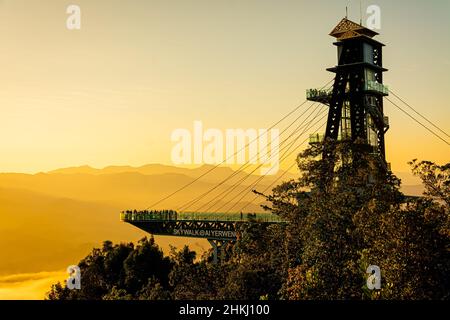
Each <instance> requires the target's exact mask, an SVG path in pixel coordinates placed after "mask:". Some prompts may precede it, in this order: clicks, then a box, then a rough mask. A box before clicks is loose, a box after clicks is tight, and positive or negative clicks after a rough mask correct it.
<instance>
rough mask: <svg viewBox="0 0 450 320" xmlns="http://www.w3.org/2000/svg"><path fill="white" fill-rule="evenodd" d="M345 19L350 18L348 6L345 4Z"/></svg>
mask: <svg viewBox="0 0 450 320" xmlns="http://www.w3.org/2000/svg"><path fill="white" fill-rule="evenodd" d="M345 19H348V7H347V6H345Z"/></svg>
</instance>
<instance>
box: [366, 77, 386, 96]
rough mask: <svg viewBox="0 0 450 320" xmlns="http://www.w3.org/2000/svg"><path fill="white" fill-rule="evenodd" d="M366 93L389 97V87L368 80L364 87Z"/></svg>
mask: <svg viewBox="0 0 450 320" xmlns="http://www.w3.org/2000/svg"><path fill="white" fill-rule="evenodd" d="M364 90H366V91H376V92H379V93H382V94H384V95H389V87H388V86H385V85H384V84H382V83H379V82H377V81H372V80H368V81H366V83H365V85H364Z"/></svg>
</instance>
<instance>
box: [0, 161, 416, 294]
mask: <svg viewBox="0 0 450 320" xmlns="http://www.w3.org/2000/svg"><path fill="white" fill-rule="evenodd" d="M211 168H212V166H207V165H205V166H201V167H199V168H195V169H187V168H179V167H174V166H166V165H160V164H149V165H144V166H141V167H131V166H109V167H106V168H103V169H96V168H92V167H89V166H81V167H71V168H64V169H58V170H53V171H49V172H47V173H38V174H22V173H1V174H0V219H1V220H0V276H6V275H10V274H21V273H33V272H42V271H54V270H64V269H65V268H66V267H67V266H68V265H70V264H76V263H78V262H79V260H80V259H81V258H82V257H84V256H85V255H86V254H87V253H88V252H89V251H90V250H91V249H92V248H93V247H95V246H100V245H101V243H102V241H104V240H112V241H114V242H129V241H136V240H138V239H139V238H141V237H143V236H145V235H146V234H145V233H144V232H142V231H140V230H138V229H137V228H135V227H133V226H131V225H128V224H125V223H122V222H120V221H119V212H120V211H121V210H124V209H133V208H138V209H140V208H146V207H148V206H149V205H150V204H152V203H153V202H155V201H157V200H159V199H161V198H162V197H163V196H165V195H167V194H169V193H171V192H172V191H174V190H176V189H178V188H179V187H181V186H183V185H185V184H188V183H190V182H192V181H193V180H194V179H196V178H198V177H200V176H201V175H203V174H205V173H206V172H208V171H210V170H211ZM233 173H234V171H233V170H232V169H230V168H227V167H218V168H216V169H215V170H214V171H212V172H211V173H210V174H207V175H205V176H204V177H202V178H201V179H200V180H199V181H197V182H196V183H194V184H193V185H192V186H190V187H189V188H187V189H186V190H184V191H183V192H180V193H179V194H177V195H176V196H174V197H173V198H170V199H168V200H167V201H165V202H164V203H161V205H160V206H159V208H160V209H162V208H171V209H176V208H178V207H179V206H180V205H183V204H185V203H187V202H188V201H189V200H192V199H193V198H195V197H196V196H198V195H201V194H203V193H204V192H206V191H207V190H210V189H211V188H212V187H213V186H215V185H217V183H218V182H220V181H222V180H224V179H225V178H226V177H229V176H230V175H231V174H233ZM246 176H247V174H246V173H243V172H239V173H237V174H235V176H234V177H233V178H232V179H230V181H227V182H226V183H224V184H223V185H221V186H220V187H219V188H217V190H215V191H214V192H212V193H211V194H210V195H209V196H210V197H209V198H205V199H204V200H202V201H200V202H199V203H198V204H196V206H194V207H192V208H188V209H191V210H195V209H197V208H199V207H200V206H202V205H205V207H207V205H209V203H210V200H211V198H213V197H214V196H215V195H217V194H219V192H223V191H225V190H226V189H227V188H228V187H229V186H230V185H232V184H233V183H234V182H236V181H240V180H242V179H244V178H245V177H246ZM281 176H282V177H281ZM399 176H400V177H402V176H401V175H399ZM280 177H281V179H279V181H275V180H276V179H278V178H280ZM296 177H297V176H296V175H295V174H293V173H290V172H286V173H285V172H283V171H280V172H279V173H278V174H277V175H275V176H268V177H265V178H264V179H263V180H262V182H261V183H260V184H258V187H257V189H258V190H260V191H262V190H264V189H266V188H268V186H269V185H270V184H273V186H276V185H278V184H279V183H280V182H281V181H286V180H290V179H295V178H296ZM258 178H259V176H258V175H251V176H249V177H248V178H246V179H245V180H243V181H242V182H241V183H240V185H239V187H237V188H236V189H235V190H234V191H233V192H232V194H231V195H230V196H229V197H227V198H225V199H222V200H221V201H219V202H218V204H217V205H216V207H215V208H217V206H219V205H222V204H225V207H224V209H227V208H229V207H231V206H232V205H233V204H235V201H236V200H231V199H232V196H234V195H239V197H238V198H240V195H243V194H248V196H247V197H245V198H244V199H243V201H241V202H240V203H238V204H236V206H235V208H234V210H238V209H239V208H240V207H242V206H244V205H245V204H247V203H248V202H249V201H251V200H253V199H254V197H255V196H254V195H253V194H251V193H250V190H251V188H250V184H251V183H253V182H254V181H256V179H258ZM402 179H405V180H406V181H408V182H412V183H414V182H415V180H414V179H413V178H411V176H410V175H409V176H408V175H407V174H405V175H404V177H403V178H402ZM408 179H409V180H408ZM269 189H270V188H269ZM403 190H404V191H405V192H406V193H407V194H414V195H420V194H421V193H422V187H421V186H420V185H419V184H411V185H405V186H403ZM219 199H220V198H219ZM261 203H262V199H260V198H258V199H257V201H254V202H252V203H251V204H250V205H249V206H248V207H247V209H246V211H254V212H255V211H261V208H260V204H261ZM213 209H214V208H213ZM157 242H158V244H159V245H161V246H162V247H163V249H164V250H165V251H166V252H168V251H169V246H170V245H174V246H177V247H182V246H183V245H185V244H188V245H190V246H191V247H192V248H194V249H196V250H198V251H203V250H205V249H208V248H209V244H208V243H207V242H206V241H204V240H197V239H186V238H175V237H157ZM0 291H1V286H0Z"/></svg>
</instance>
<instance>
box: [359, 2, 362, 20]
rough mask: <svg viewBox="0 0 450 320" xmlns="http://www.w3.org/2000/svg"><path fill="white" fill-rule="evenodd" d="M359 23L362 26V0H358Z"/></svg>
mask: <svg viewBox="0 0 450 320" xmlns="http://www.w3.org/2000/svg"><path fill="white" fill-rule="evenodd" d="M359 25H360V26H362V0H359Z"/></svg>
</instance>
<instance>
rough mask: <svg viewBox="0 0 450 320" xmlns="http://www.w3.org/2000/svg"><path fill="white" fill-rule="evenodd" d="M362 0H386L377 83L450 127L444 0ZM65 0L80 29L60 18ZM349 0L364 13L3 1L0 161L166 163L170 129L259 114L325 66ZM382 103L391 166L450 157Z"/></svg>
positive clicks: (252, 124) (309, 83) (309, 5)
mask: <svg viewBox="0 0 450 320" xmlns="http://www.w3.org/2000/svg"><path fill="white" fill-rule="evenodd" d="M362 3H363V8H366V7H367V6H368V5H370V4H377V5H379V6H380V7H381V10H382V12H381V13H382V16H381V19H382V25H381V28H382V29H381V30H380V31H379V32H380V33H381V35H380V36H378V38H377V39H378V40H379V41H381V42H384V43H385V44H386V45H387V46H386V47H385V49H384V50H385V51H384V65H385V67H387V68H388V69H389V72H387V73H386V74H385V83H386V84H387V85H389V86H390V88H391V89H393V90H394V91H396V92H397V93H398V94H400V95H401V96H402V97H404V98H405V99H406V100H407V101H408V102H409V103H410V104H412V105H413V106H415V108H416V109H418V110H420V112H422V113H423V114H425V115H427V116H428V117H429V118H430V119H432V120H434V121H435V122H436V123H437V124H439V126H440V127H442V128H443V129H445V130H446V131H450V130H449V129H450V106H449V102H448V101H449V89H450V37H449V36H448V32H449V31H450V1H448V0H442V1H438V0H434V1H411V0H402V1H371V2H369V1H362ZM69 4H77V5H79V6H80V7H81V12H82V20H81V21H82V26H81V30H76V31H69V30H68V29H67V28H66V19H67V16H68V15H67V14H66V8H67V6H68V5H69ZM346 5H349V18H351V19H353V20H355V21H358V20H359V1H336V0H329V1H319V0H316V1H300V0H296V1H294V0H292V1H287V0H284V1H280V0H277V1H275V0H274V1H268V0H240V1H233V0H221V1H217V0H195V1H194V0H178V1H175V0H171V1H169V0H162V1H152V0H147V1H144V0H142V1H138V0H128V1H123V0H122V1H120V0H117V1H112V0H109V1H106V0H86V1H84V0H72V1H62V0H54V1H48V0H40V1H29V0H28V1H22V0H11V1H0V39H1V42H2V45H1V47H0V171H3V172H5V171H19V172H37V171H45V170H50V169H54V168H59V167H64V166H72V165H84V164H89V165H91V166H96V167H102V166H106V165H111V164H129V165H142V164H145V163H155V162H157V163H166V164H170V163H171V159H170V153H171V149H172V147H173V143H172V142H171V141H170V135H171V132H172V131H173V130H174V129H176V128H188V129H191V128H192V126H193V121H194V120H201V121H203V124H204V125H205V127H214V128H219V129H226V128H266V127H268V126H269V125H270V124H272V123H273V122H275V121H276V120H277V119H279V118H281V117H282V116H283V115H284V114H286V113H287V112H289V111H290V110H291V109H292V108H293V107H295V106H296V105H297V104H299V103H300V102H302V101H303V100H304V99H305V90H306V89H307V88H313V87H320V86H322V85H324V84H325V83H327V82H328V81H329V80H331V79H332V76H333V75H332V74H330V73H329V72H326V71H325V68H327V67H331V66H334V65H335V64H336V48H335V47H334V46H333V45H332V42H333V40H334V39H333V38H331V37H330V36H328V33H329V32H330V31H331V29H332V28H333V27H334V26H335V25H336V24H337V23H338V22H339V21H340V19H341V18H342V17H343V16H344V14H345V6H346ZM365 19H366V16H363V21H364V20H365ZM385 112H386V115H388V116H389V117H390V123H391V129H390V130H389V132H388V134H387V137H386V144H387V157H388V161H390V162H391V163H392V167H393V169H394V170H400V171H406V170H407V165H406V162H407V161H408V160H410V159H412V158H420V159H428V160H435V161H439V162H444V161H449V160H450V148H449V147H448V146H447V145H445V144H444V143H442V142H441V141H439V140H437V139H436V138H435V137H433V136H431V135H430V134H429V133H428V132H426V131H425V130H424V129H422V128H420V127H419V126H418V125H416V124H414V123H413V122H412V121H411V120H410V119H409V118H407V117H406V116H405V115H403V114H402V113H400V111H398V110H396V109H395V108H394V107H392V106H390V104H389V103H386V111H385ZM280 129H281V127H280Z"/></svg>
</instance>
